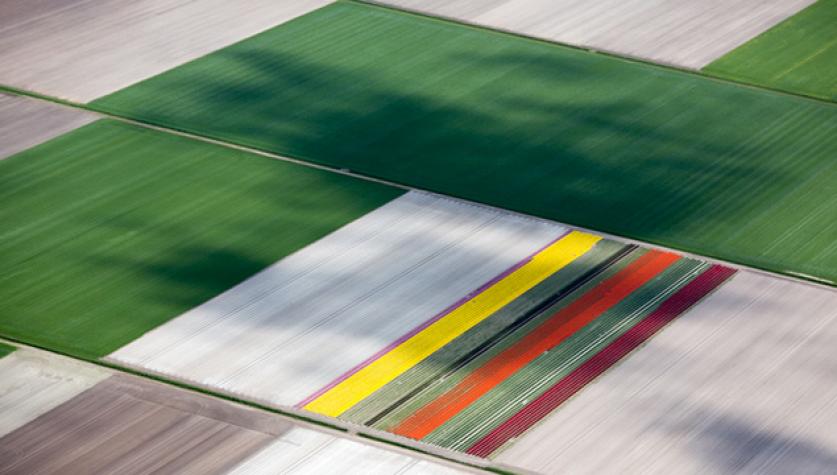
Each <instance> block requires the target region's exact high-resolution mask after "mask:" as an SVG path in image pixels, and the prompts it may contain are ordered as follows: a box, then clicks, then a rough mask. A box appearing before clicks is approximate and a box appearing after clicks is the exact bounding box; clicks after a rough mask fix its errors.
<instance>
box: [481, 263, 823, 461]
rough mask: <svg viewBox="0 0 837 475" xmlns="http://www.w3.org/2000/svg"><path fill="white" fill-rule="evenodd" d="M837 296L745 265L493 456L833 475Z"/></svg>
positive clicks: (524, 459) (519, 459)
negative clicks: (755, 271)
mask: <svg viewBox="0 0 837 475" xmlns="http://www.w3.org/2000/svg"><path fill="white" fill-rule="evenodd" d="M835 339H837V292H835V291H834V290H831V289H825V288H817V287H813V286H809V285H806V284H799V283H794V282H790V281H786V280H783V279H777V278H773V277H768V276H762V275H757V274H754V273H751V272H746V271H744V272H739V273H738V274H737V275H735V276H734V277H733V278H732V279H731V281H729V282H727V283H726V284H724V285H723V286H721V288H719V289H718V290H717V291H716V292H715V293H713V294H712V295H710V296H709V297H707V298H706V299H705V300H704V301H702V302H701V303H700V304H698V305H697V306H696V307H695V308H693V309H692V310H690V311H689V312H687V313H686V314H685V315H683V316H681V317H680V318H678V319H677V320H675V321H674V322H673V323H672V324H671V325H669V326H668V327H667V328H666V329H664V330H663V331H662V332H661V333H660V334H658V335H657V336H655V337H654V338H653V339H651V340H650V342H649V343H648V344H647V345H646V346H644V347H642V348H640V349H639V350H637V351H636V352H634V353H633V354H632V355H630V356H629V357H628V358H627V359H626V360H625V361H624V362H622V363H621V364H619V365H617V366H616V367H615V368H613V369H611V370H610V371H609V372H608V373H606V374H605V375H604V376H602V377H601V378H599V379H598V380H597V381H595V382H593V383H592V384H591V385H589V386H588V387H587V388H586V389H585V390H584V391H582V392H581V393H579V394H578V395H577V396H576V397H575V398H573V399H571V400H570V401H568V402H567V403H566V404H565V405H563V406H562V407H560V408H559V409H558V410H557V411H556V412H555V413H553V415H552V416H550V417H549V418H547V419H546V420H545V421H543V422H542V423H541V424H540V425H538V426H536V427H535V428H533V429H531V430H530V431H529V432H528V433H526V434H524V435H522V436H521V437H520V438H518V439H517V442H516V443H515V444H513V445H511V446H510V447H509V448H508V449H507V450H505V451H504V452H501V453H500V454H499V456H498V457H497V460H498V461H499V462H502V463H507V464H509V465H514V466H517V467H523V468H526V469H529V470H535V471H538V472H542V473H564V472H568V471H569V472H573V473H661V474H662V473H667V474H668V473H678V474H687V473H777V474H778V473H834V472H835V471H837V450H835V447H837V431H835V430H834V428H835V427H837V352H835V351H834V341H835Z"/></svg>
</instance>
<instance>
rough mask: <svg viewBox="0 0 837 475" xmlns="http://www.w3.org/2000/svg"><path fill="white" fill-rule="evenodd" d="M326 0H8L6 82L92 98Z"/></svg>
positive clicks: (2, 43) (0, 34)
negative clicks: (230, 0)
mask: <svg viewBox="0 0 837 475" xmlns="http://www.w3.org/2000/svg"><path fill="white" fill-rule="evenodd" d="M327 3H329V1H328V0H239V1H237V2H228V1H226V0H191V1H187V2H171V1H169V0H99V1H96V2H90V1H86V0H41V1H23V2H21V1H15V0H4V1H0V64H3V68H2V69H0V83H2V84H5V85H9V86H16V87H20V88H25V89H29V90H34V91H38V92H40V93H43V94H49V95H52V96H58V97H62V98H65V99H71V100H75V101H79V102H87V101H89V100H92V99H95V98H96V97H99V96H102V95H105V94H108V93H111V92H113V91H116V90H118V89H121V88H123V87H125V86H128V85H131V84H133V83H135V82H137V81H140V80H142V79H145V78H148V77H151V76H154V75H155V74H159V73H161V72H163V71H166V70H167V69H171V68H173V67H175V66H178V65H180V64H183V63H185V62H187V61H189V60H192V59H195V58H198V57H200V56H203V55H205V54H207V53H210V52H212V51H214V50H216V49H218V48H222V47H224V46H227V45H230V44H232V43H235V42H236V41H239V40H242V39H244V38H247V37H248V36H250V35H253V34H255V33H258V32H260V31H263V30H265V29H267V28H270V27H272V26H275V25H278V24H280V23H282V22H284V21H287V20H289V19H291V18H294V17H296V16H298V15H302V14H304V13H306V12H309V11H311V10H314V9H316V8H319V7H321V6H323V5H326V4H327ZM231 18H234V19H235V20H234V21H231Z"/></svg>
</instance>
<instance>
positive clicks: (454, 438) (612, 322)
mask: <svg viewBox="0 0 837 475" xmlns="http://www.w3.org/2000/svg"><path fill="white" fill-rule="evenodd" d="M733 273H734V271H733V270H731V269H729V268H726V267H722V266H719V265H710V264H707V263H705V262H701V261H697V260H693V259H687V258H683V257H680V256H678V255H675V254H672V253H667V252H661V251H652V250H645V249H641V248H638V247H636V246H630V245H622V244H617V243H614V242H611V241H607V240H603V239H600V238H598V237H596V236H592V235H589V234H586V233H581V232H577V231H574V232H571V233H569V234H567V235H565V236H563V237H562V238H560V239H558V240H557V241H555V242H554V243H552V244H551V245H549V246H548V247H546V248H545V249H543V250H542V251H540V252H539V253H537V254H536V255H534V256H533V257H532V258H531V259H530V260H528V261H527V262H526V263H524V264H522V265H520V266H519V267H518V268H516V269H514V270H513V271H512V272H510V273H508V274H506V275H504V276H502V278H501V279H499V280H497V281H496V282H494V283H492V284H491V285H489V286H486V287H485V288H482V289H480V291H479V292H477V293H475V294H473V295H470V296H469V298H468V300H466V301H464V302H461V303H459V304H458V305H457V306H456V307H455V308H452V309H448V310H446V311H445V313H444V314H443V315H440V316H438V317H435V318H434V319H433V321H432V322H431V323H429V324H426V325H423V326H422V327H420V328H418V329H416V330H414V331H411V332H409V333H408V334H407V336H406V337H405V338H403V339H400V340H399V342H398V343H397V344H395V345H392V346H391V347H388V348H386V349H385V351H382V352H380V353H379V354H377V355H376V356H375V357H374V358H371V359H370V360H368V361H366V362H364V363H363V364H362V365H359V366H358V367H356V368H353V369H352V370H351V371H349V372H348V373H346V374H344V375H342V376H341V377H340V378H338V379H337V380H336V381H334V382H332V383H331V384H330V385H328V386H326V387H325V388H323V389H321V390H320V391H317V392H316V393H314V394H312V395H311V396H310V397H309V398H306V399H305V400H303V401H302V402H301V403H300V407H303V408H304V409H306V410H309V411H313V412H316V413H319V414H323V415H328V416H333V417H339V418H341V419H344V420H347V421H351V422H354V423H359V424H364V425H367V426H370V427H374V428H377V429H382V430H386V431H390V432H392V433H395V434H397V435H400V436H404V437H408V438H412V439H416V440H421V441H424V442H428V443H431V444H434V445H439V446H442V447H446V448H450V449H454V450H460V451H466V452H468V453H470V454H473V455H477V456H481V457H488V456H490V455H491V454H492V453H494V452H495V451H496V450H498V449H499V448H500V447H502V446H503V445H504V444H506V443H507V442H509V441H510V440H512V439H514V438H515V437H517V436H518V435H520V434H522V433H523V432H525V431H526V430H527V429H528V428H530V427H532V426H534V425H535V424H537V423H538V421H540V420H541V419H542V418H544V417H545V416H547V415H548V414H549V413H551V412H552V411H553V410H555V409H556V408H557V407H558V406H560V404H561V403H563V402H564V401H566V400H567V399H568V398H569V397H571V396H572V395H573V394H575V393H576V392H577V391H579V390H580V389H581V388H583V387H584V385H586V384H587V383H589V382H591V381H592V380H593V379H595V378H596V377H597V376H598V375H599V374H601V373H602V372H604V371H606V370H607V369H608V368H609V367H610V366H612V365H613V364H615V363H616V362H618V361H619V360H620V359H622V358H623V357H624V356H626V355H627V354H628V353H629V352H631V351H632V350H633V349H635V348H636V347H637V346H639V345H641V344H642V343H643V342H644V341H646V340H647V339H648V338H650V337H651V336H652V335H653V334H654V333H656V332H657V331H659V330H660V329H661V328H662V327H663V326H664V325H665V324H667V323H668V322H670V321H671V320H673V319H674V318H676V317H677V316H678V315H680V314H682V313H683V312H684V311H686V310H687V309H689V308H690V307H691V306H692V305H694V304H695V303H696V302H698V301H699V300H700V299H701V298H703V297H704V296H705V295H707V294H708V293H709V292H711V291H712V290H713V289H715V288H716V287H717V286H718V285H720V284H721V283H723V282H724V281H725V280H726V279H727V278H728V277H730V276H731V275H732V274H733Z"/></svg>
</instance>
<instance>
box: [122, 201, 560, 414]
mask: <svg viewBox="0 0 837 475" xmlns="http://www.w3.org/2000/svg"><path fill="white" fill-rule="evenodd" d="M564 232H566V229H565V228H564V227H562V226H558V225H555V224H550V223H547V222H544V221H541V220H536V219H531V218H526V217H521V216H515V215H511V214H509V213H505V212H501V211H496V210H491V209H488V208H483V207H480V206H475V205H472V204H467V203H461V202H457V201H455V200H451V199H449V198H444V197H439V196H433V195H427V194H421V193H415V192H411V193H408V194H406V195H404V196H402V197H400V198H398V199H396V200H394V201H392V202H390V203H388V204H386V205H384V206H382V207H380V208H378V209H376V210H375V211H372V212H371V213H369V214H367V215H365V216H363V217H362V218H359V219H357V220H355V221H353V222H352V223H350V224H348V225H347V226H344V227H343V228H341V229H339V230H337V231H335V232H334V233H331V234H329V235H328V236H327V237H325V238H323V239H321V240H319V241H317V242H316V243H314V244H311V245H309V246H306V247H305V248H303V249H302V250H300V251H299V252H297V253H295V254H293V255H292V256H289V257H287V258H285V259H282V260H280V261H279V262H277V263H275V264H274V265H272V266H270V267H269V268H267V269H265V270H264V271H262V272H260V273H259V274H257V275H255V276H253V277H251V278H250V279H247V280H246V281H244V282H242V283H241V284H240V285H238V286H236V287H234V288H232V289H230V290H229V291H227V292H225V293H223V294H221V295H219V296H218V297H216V298H214V299H212V300H210V301H208V302H206V303H205V304H203V305H200V306H198V307H196V308H194V309H192V310H190V311H188V312H186V313H184V314H183V315H181V316H179V317H178V318H176V319H174V320H173V321H171V322H169V323H167V324H165V325H162V326H161V327H159V328H157V329H155V330H153V331H151V332H149V333H147V334H146V335H144V336H143V337H142V338H140V339H138V340H136V341H134V342H133V343H131V344H129V345H128V346H126V347H124V348H121V349H119V350H118V351H117V352H116V353H114V354H112V355H110V356H109V357H108V359H109V360H111V361H114V362H116V363H118V364H125V365H128V366H131V367H134V368H139V369H140V370H145V371H152V372H154V373H157V374H163V375H166V376H170V377H173V378H176V379H179V380H184V381H188V382H191V383H194V384H198V385H201V386H203V387H207V388H212V389H220V390H222V391H227V392H229V393H232V394H235V395H237V396H243V397H246V398H248V399H250V400H256V401H261V402H266V403H269V404H272V405H274V406H294V405H297V404H299V403H300V402H301V401H303V400H305V399H306V398H308V397H309V396H311V395H312V394H314V393H315V392H317V391H318V390H319V389H320V388H323V387H325V386H327V385H329V383H331V382H332V381H334V380H336V379H338V378H339V377H340V376H341V375H342V374H344V373H346V372H347V371H349V370H351V369H352V368H353V367H355V366H357V365H360V364H362V363H363V362H364V361H366V360H368V359H369V358H373V357H374V356H375V355H376V353H377V352H379V351H381V349H382V348H385V347H388V346H395V345H396V343H394V342H396V341H397V340H398V339H399V337H401V336H402V335H403V334H404V333H405V332H406V331H408V330H409V329H411V328H416V327H419V326H421V325H422V324H424V323H425V322H427V321H428V320H431V319H432V318H433V317H434V316H435V315H438V314H440V313H441V312H443V311H445V309H447V308H449V307H451V306H452V305H455V304H456V302H457V301H459V300H460V299H462V298H463V296H465V295H468V294H469V293H470V292H473V291H474V290H475V289H478V288H480V286H482V285H485V284H486V282H490V281H491V280H492V279H494V278H496V277H497V276H498V275H501V274H502V273H503V272H505V271H507V270H508V269H510V268H512V267H514V266H515V265H517V264H518V263H519V262H521V261H524V260H526V259H527V258H528V257H529V256H531V255H532V254H533V253H535V252H537V251H538V250H539V249H540V248H543V247H544V246H546V245H548V244H549V243H550V242H551V241H553V240H555V239H557V238H558V237H560V236H561V235H562V234H563V233H564ZM416 358H418V356H417V355H416Z"/></svg>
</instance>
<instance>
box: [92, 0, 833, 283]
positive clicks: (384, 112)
mask: <svg viewBox="0 0 837 475" xmlns="http://www.w3.org/2000/svg"><path fill="white" fill-rule="evenodd" d="M94 106H96V107H99V108H101V109H104V110H107V111H112V112H115V113H119V114H125V115H129V116H132V117H136V118H138V119H140V120H143V121H148V122H152V123H156V124H162V125H166V126H170V127H174V128H178V129H185V130H189V131H193V132H196V133H200V134H205V135H208V136H212V137H217V138H221V139H224V140H228V141H232V142H236V143H240V144H246V145H250V146H254V147H258V148H261V149H266V150H272V151H275V152H278V153H282V154H286V155H289V156H293V157H297V158H301V159H304V160H309V161H313V162H318V163H322V164H327V165H330V166H334V167H340V168H348V169H351V170H354V171H357V172H360V173H364V174H368V175H371V176H375V177H381V178H385V179H389V180H393V181H396V182H400V183H405V184H409V185H413V186H416V187H420V188H424V189H430V190H433V191H437V192H441V193H445V194H449V195H453V196H458V197H463V198H467V199H471V200H476V201H480V202H485V203H489V204H492V205H496V206H500V207H505V208H509V209H513V210H516V211H521V212H525V213H530V214H534V215H539V216H542V217H547V218H553V219H556V220H559V221H563V222H566V223H571V224H575V225H580V226H585V227H588V228H593V229H597V230H601V231H607V232H611V233H615V234H618V235H623V236H629V237H632V238H637V239H642V240H646V241H650V242H654V243H659V244H663V245H667V246H671V247H674V248H678V249H683V250H687V251H693V252H697V253H700V254H704V255H708V256H715V257H719V258H723V259H727V260H730V261H734V262H740V263H744V264H749V265H753V266H757V267H761V268H765V269H769V270H773V271H778V272H786V273H790V274H795V275H803V276H808V277H811V278H815V279H823V280H826V281H829V282H832V283H833V282H835V281H837V220H835V219H834V216H835V213H837V189H835V183H837V161H835V160H834V158H835V156H837V106H833V105H831V104H827V103H820V102H817V101H812V100H809V99H802V98H795V97H791V96H788V95H784V94H777V93H773V92H769V91H763V90H756V89H753V88H750V87H742V86H738V85H735V84H731V83H726V82H720V81H716V80H713V79H708V78H705V77H703V76H701V75H696V74H690V73H684V72H678V71H673V70H670V69H665V68H659V67H655V66H649V65H646V64H641V63H636V62H630V61H626V60H621V59H616V58H613V57H608V56H602V55H597V54H591V53H588V52H585V51H579V50H575V49H570V48H565V47H561V46H556V45H551V44H547V43H544V42H538V41H533V40H528V39H523V38H518V37H514V36H510V35H506V34H502V33H495V32H489V31H485V30H480V29H476V28H470V27H462V26H460V25H455V24H451V23H447V22H444V21H439V20H433V19H427V18H423V17H418V16H413V15H409V14H403V13H399V12H395V11H392V10H388V9H383V8H379V7H373V6H364V5H359V4H355V3H350V2H339V3H337V4H335V5H332V6H330V7H326V8H324V9H321V10H319V11H316V12H314V13H312V14H309V15H306V16H304V17H302V18H300V19H297V20H295V21H292V22H290V23H287V24H285V25H283V26H280V27H278V28H275V29H273V30H269V31H267V32H265V33H262V34H260V35H257V36H255V37H252V38H250V39H248V40H245V41H243V42H241V43H238V44H236V45H233V46H231V47H229V48H227V49H223V50H220V51H218V52H216V53H213V54H211V55H209V56H206V57H204V58H201V59H199V60H196V61H194V62H192V63H189V64H187V65H184V66H182V67H180V68H176V69H174V70H172V71H170V72H167V73H165V74H162V75H160V76H157V77H155V78H152V79H150V80H147V81H145V82H142V83H140V84H138V85H136V86H133V87H130V88H128V89H125V90H123V91H120V92H117V93H115V94H114V95H111V96H108V97H105V98H103V99H102V100H99V101H97V102H95V103H94Z"/></svg>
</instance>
